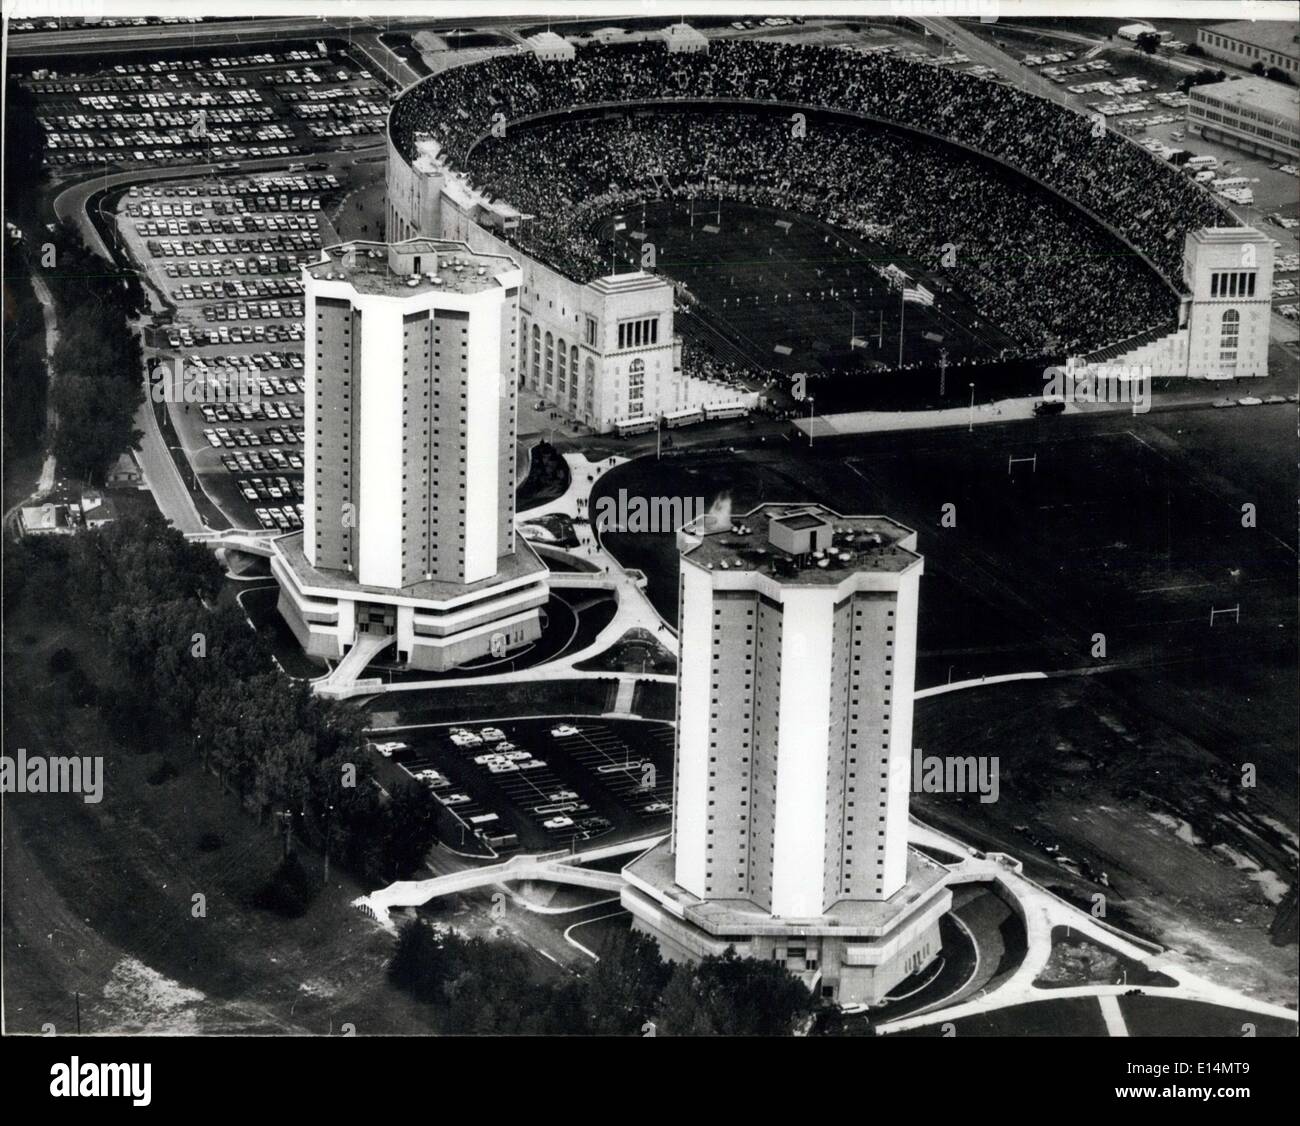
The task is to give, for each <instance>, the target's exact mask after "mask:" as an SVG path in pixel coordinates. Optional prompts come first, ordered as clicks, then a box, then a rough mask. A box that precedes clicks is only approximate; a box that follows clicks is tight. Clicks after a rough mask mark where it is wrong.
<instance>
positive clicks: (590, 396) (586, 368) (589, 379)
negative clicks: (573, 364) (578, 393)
mask: <svg viewBox="0 0 1300 1126" xmlns="http://www.w3.org/2000/svg"><path fill="white" fill-rule="evenodd" d="M582 381H583V384H584V386H583V388H582V394H583V400H582V402H583V407H582V409H583V413H584V415H585V417H586V419H587V421H588V422H590V421H591V413H592V411H593V410H594V409H595V402H596V361H595V360H593V359H592V358H591V357H590V356H588V357H587V362H586V363H585V364H584V365H583V367H582Z"/></svg>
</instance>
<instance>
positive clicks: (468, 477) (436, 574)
mask: <svg viewBox="0 0 1300 1126" xmlns="http://www.w3.org/2000/svg"><path fill="white" fill-rule="evenodd" d="M519 279H520V274H519V270H518V267H517V266H516V265H515V263H514V262H513V261H511V260H510V259H509V258H505V257H503V256H500V255H483V254H475V253H473V252H471V251H470V250H469V248H468V247H466V246H465V245H464V244H460V243H449V242H444V241H441V240H435V239H426V238H415V239H408V240H407V241H405V242H401V243H394V244H390V245H384V244H378V243H366V242H351V243H345V244H343V245H341V246H336V247H331V248H329V249H328V250H326V251H325V252H324V254H323V256H322V258H321V260H320V261H319V262H317V263H313V264H311V265H309V266H307V267H305V268H304V270H303V282H304V295H305V299H304V307H305V318H306V332H305V334H304V335H305V337H306V355H305V358H304V374H305V382H306V396H305V398H306V403H305V411H306V420H307V427H306V429H307V449H306V459H305V493H306V504H305V518H304V521H303V531H302V533H301V535H298V536H290V537H285V538H284V539H282V540H280V541H277V543H278V544H279V545H280V547H281V554H280V557H279V558H278V559H277V560H276V561H275V563H274V564H273V567H274V569H275V571H276V575H277V577H278V578H279V579H280V581H281V587H282V595H281V599H280V606H281V612H282V613H283V614H284V616H285V618H286V619H287V620H288V621H289V624H290V625H291V626H292V627H293V628H294V630H295V633H297V634H298V636H299V639H300V640H302V641H303V644H304V645H305V646H306V648H307V649H308V651H309V652H310V653H312V654H314V655H318V656H327V657H342V656H344V654H345V653H346V652H347V651H348V650H349V648H350V647H351V646H352V645H353V643H354V642H355V641H356V640H357V639H358V637H359V635H360V634H369V635H372V636H371V637H370V638H369V640H368V642H367V647H368V648H370V649H373V650H375V651H376V652H378V651H379V650H380V649H381V648H383V647H384V646H383V645H382V643H381V639H382V638H383V637H391V638H393V639H394V640H395V642H396V646H397V654H398V658H399V660H401V661H404V662H407V663H409V664H411V665H414V666H416V667H418V668H429V669H443V668H449V667H452V666H454V665H458V664H463V663H464V662H466V661H468V660H472V659H474V658H477V657H482V656H484V655H495V656H502V655H504V654H506V653H508V652H509V651H510V650H512V649H515V648H518V647H519V646H520V645H523V644H526V643H528V642H530V641H532V640H535V639H536V637H537V636H538V635H539V634H540V628H541V627H540V617H539V610H538V608H539V607H540V606H541V605H542V604H543V603H544V602H545V601H546V597H547V591H546V584H545V581H544V575H545V572H546V568H545V566H544V565H543V564H542V563H541V561H540V560H538V559H537V558H536V556H535V555H534V554H533V553H532V551H531V549H529V548H528V547H527V545H526V544H522V542H521V541H520V542H517V541H516V537H515V530H514V496H515V410H516V382H517V381H516V374H515V372H516V356H517V352H518V339H517V337H518V319H519V313H518V293H519Z"/></svg>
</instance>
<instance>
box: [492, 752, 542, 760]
mask: <svg viewBox="0 0 1300 1126" xmlns="http://www.w3.org/2000/svg"><path fill="white" fill-rule="evenodd" d="M497 753H498V754H499V755H500V756H501V757H502V758H503V759H505V760H506V761H507V762H524V761H526V760H527V759H530V758H532V757H533V756H532V752H531V751H515V750H510V751H498V752H497Z"/></svg>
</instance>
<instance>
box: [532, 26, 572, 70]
mask: <svg viewBox="0 0 1300 1126" xmlns="http://www.w3.org/2000/svg"><path fill="white" fill-rule="evenodd" d="M526 42H527V43H528V49H529V50H530V51H532V53H533V54H534V55H535V56H536V57H537V58H538V59H540V60H541V61H542V62H544V63H555V62H560V63H563V62H568V61H569V60H570V59H572V58H573V56H574V49H573V44H572V43H570V42H569V41H568V40H567V39H565V38H564V36H563V35H560V34H558V33H556V32H554V31H539V32H538V33H537V34H536V35H530V36H529V37H528V39H527V40H526Z"/></svg>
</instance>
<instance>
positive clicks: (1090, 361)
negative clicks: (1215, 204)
mask: <svg viewBox="0 0 1300 1126" xmlns="http://www.w3.org/2000/svg"><path fill="white" fill-rule="evenodd" d="M1183 282H1184V285H1185V286H1186V290H1187V292H1185V293H1184V294H1182V296H1181V298H1180V302H1179V307H1178V321H1177V323H1176V324H1169V325H1164V326H1161V327H1157V328H1154V329H1152V330H1150V331H1148V332H1145V333H1142V334H1141V335H1140V336H1138V337H1136V338H1134V339H1131V340H1122V341H1119V342H1118V343H1116V344H1112V345H1109V346H1107V347H1105V348H1100V349H1098V350H1097V351H1095V352H1091V353H1089V354H1088V355H1086V356H1082V357H1073V358H1072V360H1071V362H1072V365H1073V367H1074V370H1075V371H1076V373H1078V374H1080V375H1086V374H1089V373H1092V374H1097V375H1099V376H1105V375H1106V374H1107V373H1110V372H1115V371H1117V370H1118V371H1132V370H1133V369H1141V370H1143V371H1144V372H1145V374H1147V375H1150V376H1151V377H1153V378H1156V379H1161V378H1176V377H1186V378H1189V379H1232V378H1243V377H1254V376H1263V375H1267V374H1268V342H1269V328H1270V320H1271V318H1272V315H1273V240H1272V239H1271V238H1269V237H1268V236H1267V235H1265V234H1263V233H1261V232H1260V231H1257V230H1255V229H1254V228H1253V227H1202V228H1200V229H1199V230H1194V231H1188V232H1187V234H1186V236H1184V239H1183Z"/></svg>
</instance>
